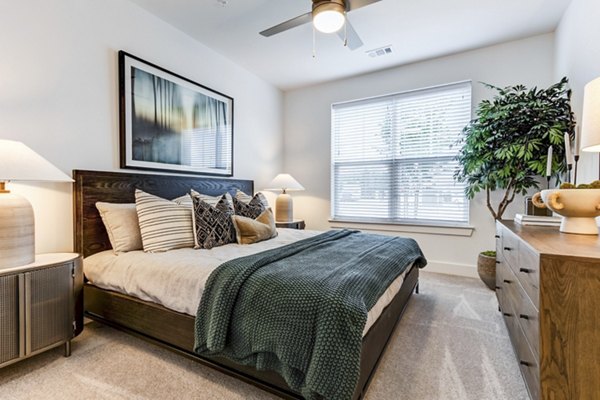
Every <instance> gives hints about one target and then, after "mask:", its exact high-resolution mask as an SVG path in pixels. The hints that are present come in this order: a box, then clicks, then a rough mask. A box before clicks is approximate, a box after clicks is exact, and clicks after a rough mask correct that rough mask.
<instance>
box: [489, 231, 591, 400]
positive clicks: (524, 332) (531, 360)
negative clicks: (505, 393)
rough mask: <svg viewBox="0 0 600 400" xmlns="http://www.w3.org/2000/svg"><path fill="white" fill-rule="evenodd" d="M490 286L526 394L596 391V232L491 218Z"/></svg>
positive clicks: (556, 398) (568, 395)
mask: <svg viewBox="0 0 600 400" xmlns="http://www.w3.org/2000/svg"><path fill="white" fill-rule="evenodd" d="M496 249H497V253H496V254H497V261H496V262H497V267H496V294H497V297H498V303H499V306H500V310H501V312H502V314H503V316H504V321H505V322H506V326H507V328H508V332H509V336H510V339H511V342H512V344H513V348H514V350H515V354H516V356H517V360H518V362H519V368H520V370H521V374H522V375H523V378H524V380H525V383H526V385H527V389H528V391H529V395H530V397H531V398H532V399H534V400H537V399H552V400H561V399H578V400H583V399H590V400H592V399H600V240H599V239H598V236H587V235H573V234H567V233H561V232H559V230H558V229H557V228H556V227H546V226H521V225H519V224H515V223H514V222H512V221H497V223H496Z"/></svg>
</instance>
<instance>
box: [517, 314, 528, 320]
mask: <svg viewBox="0 0 600 400" xmlns="http://www.w3.org/2000/svg"><path fill="white" fill-rule="evenodd" d="M519 318H521V319H529V315H527V314H519Z"/></svg>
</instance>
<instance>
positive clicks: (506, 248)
mask: <svg viewBox="0 0 600 400" xmlns="http://www.w3.org/2000/svg"><path fill="white" fill-rule="evenodd" d="M504 250H506V251H511V250H512V249H511V248H510V247H505V248H504Z"/></svg>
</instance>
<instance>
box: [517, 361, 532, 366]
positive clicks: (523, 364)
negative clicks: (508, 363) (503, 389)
mask: <svg viewBox="0 0 600 400" xmlns="http://www.w3.org/2000/svg"><path fill="white" fill-rule="evenodd" d="M519 364H521V365H522V366H524V367H533V364H532V363H530V362H527V361H523V360H521V361H519Z"/></svg>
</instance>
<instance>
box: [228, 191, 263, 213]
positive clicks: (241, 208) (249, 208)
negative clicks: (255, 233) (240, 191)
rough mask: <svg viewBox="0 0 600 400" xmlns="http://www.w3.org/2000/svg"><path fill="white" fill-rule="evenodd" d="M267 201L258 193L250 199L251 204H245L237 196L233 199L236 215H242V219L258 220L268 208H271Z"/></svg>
mask: <svg viewBox="0 0 600 400" xmlns="http://www.w3.org/2000/svg"><path fill="white" fill-rule="evenodd" d="M265 203H266V199H265V197H264V195H263V194H262V193H257V194H255V195H254V197H252V198H251V199H250V201H249V202H247V203H246V202H244V201H242V200H240V199H239V198H238V196H237V194H236V196H235V197H234V198H233V206H234V208H235V215H240V216H242V217H247V218H252V219H256V218H258V216H259V215H260V214H262V213H263V212H264V211H265V210H266V209H267V208H269V206H268V203H266V205H265Z"/></svg>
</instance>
